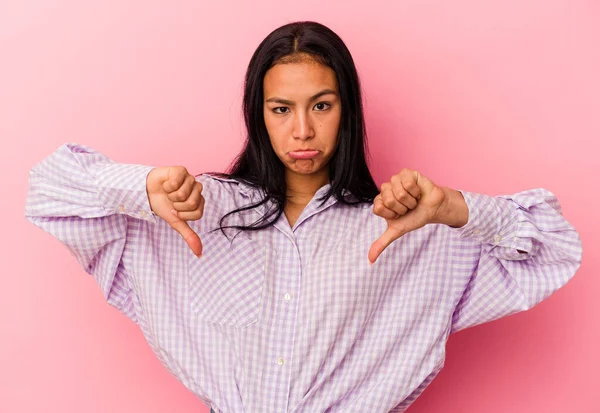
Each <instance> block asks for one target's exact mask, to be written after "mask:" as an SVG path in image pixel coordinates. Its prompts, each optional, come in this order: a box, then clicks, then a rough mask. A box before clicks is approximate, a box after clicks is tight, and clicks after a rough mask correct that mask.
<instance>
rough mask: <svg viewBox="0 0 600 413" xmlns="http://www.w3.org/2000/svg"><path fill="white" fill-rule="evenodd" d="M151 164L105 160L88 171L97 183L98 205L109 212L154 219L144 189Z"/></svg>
mask: <svg viewBox="0 0 600 413" xmlns="http://www.w3.org/2000/svg"><path fill="white" fill-rule="evenodd" d="M152 169H154V167H153V166H146V165H134V164H122V163H116V162H115V163H105V164H100V165H98V166H97V168H95V170H94V171H92V173H93V175H94V176H95V178H96V184H97V185H98V195H99V197H100V202H101V205H102V206H103V207H104V208H105V209H106V210H108V212H109V213H116V214H125V215H128V216H131V217H133V218H138V219H142V220H145V221H149V222H153V223H156V222H157V215H156V214H155V213H154V212H153V211H152V208H151V207H150V201H149V199H148V193H147V192H146V177H147V176H148V174H149V173H150V171H151V170H152Z"/></svg>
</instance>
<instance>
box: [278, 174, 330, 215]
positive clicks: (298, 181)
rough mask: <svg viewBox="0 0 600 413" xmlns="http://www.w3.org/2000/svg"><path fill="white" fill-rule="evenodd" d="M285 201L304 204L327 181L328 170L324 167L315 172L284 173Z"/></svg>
mask: <svg viewBox="0 0 600 413" xmlns="http://www.w3.org/2000/svg"><path fill="white" fill-rule="evenodd" d="M285 179H286V185H287V192H286V195H287V202H288V203H290V204H294V205H301V206H306V205H307V204H308V203H309V202H310V200H311V199H312V198H313V196H314V195H315V193H316V192H317V191H318V190H319V188H321V187H322V186H324V185H326V184H328V183H329V171H328V170H327V169H326V168H324V170H323V171H319V172H317V173H315V174H310V175H302V174H295V173H292V172H287V173H286V177H285Z"/></svg>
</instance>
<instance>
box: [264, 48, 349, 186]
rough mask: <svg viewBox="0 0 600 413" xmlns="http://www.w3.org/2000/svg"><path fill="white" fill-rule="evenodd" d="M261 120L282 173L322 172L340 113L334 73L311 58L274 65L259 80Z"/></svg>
mask: <svg viewBox="0 0 600 413" xmlns="http://www.w3.org/2000/svg"><path fill="white" fill-rule="evenodd" d="M263 94H264V119H265V125H266V127H267V131H268V133H269V138H270V140H271V145H272V146H273V150H274V151H275V153H276V154H277V156H278V158H279V159H280V160H281V162H283V164H284V166H285V167H286V173H288V174H289V173H293V174H314V173H324V172H325V173H326V171H328V169H327V168H325V167H326V166H327V164H328V163H329V160H330V159H331V157H332V156H333V154H334V153H335V150H336V148H337V143H338V130H339V126H340V119H341V114H342V109H341V102H340V99H339V90H338V85H337V80H336V76H335V73H334V71H333V70H332V69H331V68H329V67H327V66H324V65H322V64H320V63H318V62H316V61H315V60H313V59H311V58H305V59H303V60H301V61H292V62H289V63H278V64H276V65H275V66H273V67H272V68H271V69H269V70H268V71H267V73H266V74H265V77H264V81H263Z"/></svg>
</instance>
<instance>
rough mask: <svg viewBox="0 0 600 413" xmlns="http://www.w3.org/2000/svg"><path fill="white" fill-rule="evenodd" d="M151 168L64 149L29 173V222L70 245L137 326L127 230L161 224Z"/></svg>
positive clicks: (78, 147) (69, 147)
mask: <svg viewBox="0 0 600 413" xmlns="http://www.w3.org/2000/svg"><path fill="white" fill-rule="evenodd" d="M152 168H153V167H151V166H144V165H131V164H120V163H116V162H114V161H112V160H111V159H109V158H108V157H106V156H105V155H103V154H101V153H99V152H96V151H94V150H93V149H92V148H89V147H87V146H84V145H78V144H75V143H66V144H64V145H62V146H60V147H59V148H58V149H57V150H56V151H55V152H54V153H52V154H51V155H50V156H48V157H47V158H45V159H44V160H42V161H41V162H40V163H38V164H37V165H35V166H34V167H33V168H32V169H31V171H30V174H29V189H28V193H27V200H26V206H25V216H26V218H27V219H28V220H29V221H31V222H32V223H33V224H35V225H37V226H38V227H40V228H42V229H43V230H44V231H46V232H48V233H50V234H51V235H52V236H54V237H56V238H57V239H58V240H60V242H62V243H63V244H64V245H66V246H67V247H68V248H69V250H70V251H71V253H72V254H73V255H74V256H75V258H76V259H77V261H78V262H79V264H80V265H81V266H82V268H83V269H84V270H85V271H86V272H87V273H89V274H91V275H93V276H94V278H95V279H96V281H97V282H98V284H99V286H100V287H101V289H102V292H103V294H104V297H105V298H106V300H107V302H108V303H109V304H111V305H113V306H114V307H116V308H118V309H119V310H121V311H122V312H123V313H124V314H125V315H127V316H128V317H129V318H131V319H133V320H134V321H135V314H134V312H133V305H132V303H131V289H130V287H129V284H128V279H127V278H128V276H129V273H128V271H129V269H128V268H127V267H126V265H124V263H123V260H122V256H123V251H124V249H125V248H126V246H131V244H134V243H135V242H136V240H135V238H134V237H132V236H130V233H129V230H128V229H129V228H131V225H132V221H134V220H146V221H149V222H153V223H155V222H156V220H157V219H158V218H157V217H156V216H155V215H154V213H153V212H152V210H151V209H150V205H149V201H148V197H147V193H146V176H147V174H148V173H149V172H150V171H151V170H152Z"/></svg>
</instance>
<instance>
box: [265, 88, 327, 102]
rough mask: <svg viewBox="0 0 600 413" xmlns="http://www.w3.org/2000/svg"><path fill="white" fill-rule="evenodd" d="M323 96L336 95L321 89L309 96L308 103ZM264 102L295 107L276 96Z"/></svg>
mask: <svg viewBox="0 0 600 413" xmlns="http://www.w3.org/2000/svg"><path fill="white" fill-rule="evenodd" d="M324 95H337V93H336V92H335V90H333V89H323V90H322V91H320V92H319V93H317V94H315V95H313V96H311V97H310V101H311V102H312V101H313V100H315V99H318V98H320V97H321V96H324ZM265 102H276V103H282V104H284V105H289V106H294V105H295V103H294V102H292V101H291V100H287V99H283V98H280V97H277V96H274V97H272V98H269V99H267V100H266V101H265Z"/></svg>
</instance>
